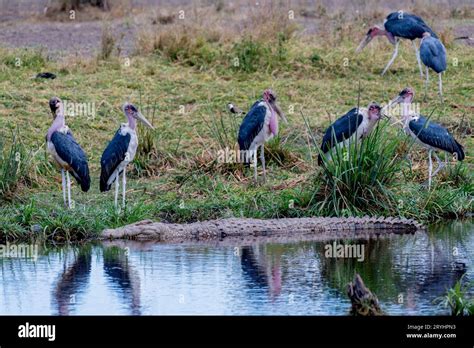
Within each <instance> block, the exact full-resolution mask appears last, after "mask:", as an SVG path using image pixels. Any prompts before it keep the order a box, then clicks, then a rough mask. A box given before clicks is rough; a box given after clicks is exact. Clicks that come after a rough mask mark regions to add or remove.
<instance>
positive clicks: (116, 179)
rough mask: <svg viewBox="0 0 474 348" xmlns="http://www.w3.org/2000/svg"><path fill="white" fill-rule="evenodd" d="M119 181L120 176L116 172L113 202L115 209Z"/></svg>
mask: <svg viewBox="0 0 474 348" xmlns="http://www.w3.org/2000/svg"><path fill="white" fill-rule="evenodd" d="M119 180H120V174H119V172H118V170H117V175H116V176H115V200H114V203H115V208H116V209H117V207H118V193H119Z"/></svg>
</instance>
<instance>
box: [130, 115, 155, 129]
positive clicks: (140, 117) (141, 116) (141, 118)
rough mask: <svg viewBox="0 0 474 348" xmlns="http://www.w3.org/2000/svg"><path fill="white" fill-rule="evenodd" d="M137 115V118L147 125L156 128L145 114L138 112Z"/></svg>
mask: <svg viewBox="0 0 474 348" xmlns="http://www.w3.org/2000/svg"><path fill="white" fill-rule="evenodd" d="M135 115H136V117H137V119H138V120H140V121H141V122H142V123H143V124H144V125H145V126H147V127H150V128H151V129H155V127H153V125H152V124H151V123H150V122H149V121H148V120H147V119H146V118H145V116H143V114H142V113H141V112H137V113H136V114H135Z"/></svg>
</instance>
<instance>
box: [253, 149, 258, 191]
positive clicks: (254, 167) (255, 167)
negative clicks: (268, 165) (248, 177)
mask: <svg viewBox="0 0 474 348" xmlns="http://www.w3.org/2000/svg"><path fill="white" fill-rule="evenodd" d="M252 151H253V153H252V155H253V178H254V180H255V183H257V182H258V181H257V151H258V148H256V149H255V150H252Z"/></svg>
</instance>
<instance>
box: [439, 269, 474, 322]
mask: <svg viewBox="0 0 474 348" xmlns="http://www.w3.org/2000/svg"><path fill="white" fill-rule="evenodd" d="M473 286H474V282H472V281H471V282H468V281H466V280H465V278H464V275H463V276H462V277H461V279H459V280H458V281H457V282H456V284H454V286H453V287H452V288H450V289H448V290H447V291H446V294H445V295H444V296H442V297H440V298H437V299H436V300H435V302H439V303H440V304H441V305H442V306H444V307H445V308H449V310H450V311H451V315H453V316H467V315H474V298H473V296H472V294H473V292H474V289H473Z"/></svg>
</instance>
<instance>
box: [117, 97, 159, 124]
mask: <svg viewBox="0 0 474 348" xmlns="http://www.w3.org/2000/svg"><path fill="white" fill-rule="evenodd" d="M123 112H124V114H125V116H127V118H128V120H129V122H130V123H132V124H135V123H134V121H133V120H139V121H140V122H142V123H143V124H144V125H145V126H147V127H150V128H151V129H155V128H154V127H153V126H152V124H151V123H150V122H149V121H148V120H147V119H146V118H145V116H143V115H142V113H141V112H140V111H138V109H137V107H136V106H135V105H133V104H132V103H125V104H123Z"/></svg>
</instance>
